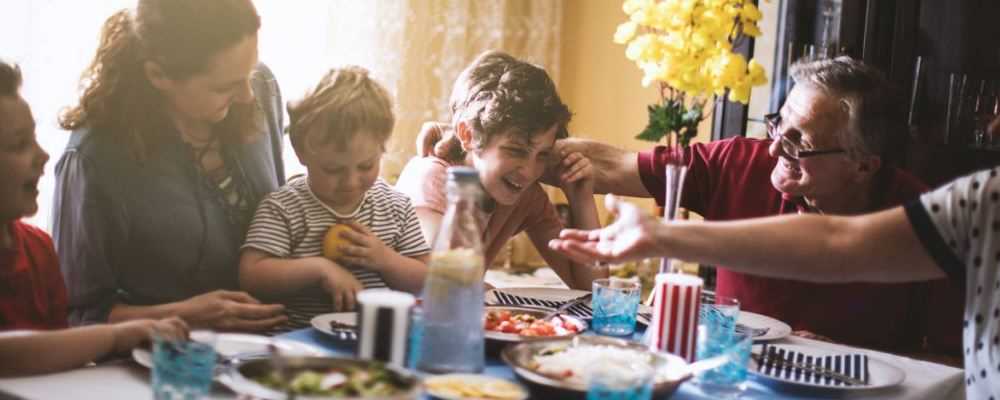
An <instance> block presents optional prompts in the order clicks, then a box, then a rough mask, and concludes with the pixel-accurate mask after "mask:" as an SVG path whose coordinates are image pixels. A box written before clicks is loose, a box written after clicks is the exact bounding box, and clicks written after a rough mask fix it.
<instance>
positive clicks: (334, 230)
mask: <svg viewBox="0 0 1000 400" xmlns="http://www.w3.org/2000/svg"><path fill="white" fill-rule="evenodd" d="M350 230H352V229H351V227H350V226H347V225H345V224H336V225H333V226H331V227H330V230H328V231H326V236H325V237H324V238H323V257H326V258H329V259H331V260H336V259H338V258H340V257H342V256H343V255H344V253H343V250H342V249H343V247H344V245H346V244H350V241H348V240H347V239H346V238H343V237H341V236H340V233H341V232H344V231H350Z"/></svg>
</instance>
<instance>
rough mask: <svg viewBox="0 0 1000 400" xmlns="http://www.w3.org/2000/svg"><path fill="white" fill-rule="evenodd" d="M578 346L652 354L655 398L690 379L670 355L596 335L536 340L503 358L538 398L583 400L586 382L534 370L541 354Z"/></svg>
mask: <svg viewBox="0 0 1000 400" xmlns="http://www.w3.org/2000/svg"><path fill="white" fill-rule="evenodd" d="M578 346H609V347H613V348H621V349H629V350H634V351H637V352H639V353H642V354H646V355H649V359H650V366H651V367H652V368H653V371H654V377H653V393H654V394H655V396H654V397H655V398H661V397H664V396H667V395H669V394H671V393H673V392H674V391H676V390H677V387H678V386H680V384H681V383H683V382H684V381H686V380H687V379H690V378H691V371H690V369H689V368H688V363H687V361H684V359H683V358H680V357H678V356H675V355H673V354H668V353H660V352H653V351H650V350H649V349H647V348H646V346H643V345H642V344H640V343H637V342H632V341H628V340H623V339H615V338H609V337H604V336H596V335H582V336H576V337H572V338H559V339H545V340H533V341H527V342H523V343H518V344H515V345H512V346H509V347H507V348H505V349H504V350H503V351H502V352H501V354H500V358H501V359H503V361H504V362H505V363H507V365H509V366H510V367H511V368H512V369H514V373H515V374H517V376H518V377H519V378H521V379H522V380H524V381H526V382H527V383H528V384H529V386H530V387H531V389H532V392H533V394H534V395H535V396H537V397H539V398H548V397H553V396H557V397H559V398H569V397H582V396H584V395H585V394H586V392H587V385H586V383H582V382H578V381H575V380H570V379H564V378H560V377H557V376H552V375H549V374H545V373H542V372H540V371H538V370H537V369H536V367H535V364H536V363H535V361H534V358H535V356H537V355H540V354H548V353H552V352H558V351H564V350H565V349H569V348H572V347H578Z"/></svg>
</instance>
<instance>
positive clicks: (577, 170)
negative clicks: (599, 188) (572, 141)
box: [559, 150, 594, 199]
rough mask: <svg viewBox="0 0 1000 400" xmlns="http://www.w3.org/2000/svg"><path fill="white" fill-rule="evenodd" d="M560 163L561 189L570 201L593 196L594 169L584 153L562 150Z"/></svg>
mask: <svg viewBox="0 0 1000 400" xmlns="http://www.w3.org/2000/svg"><path fill="white" fill-rule="evenodd" d="M560 154H561V157H562V159H561V160H560V161H559V187H561V188H562V190H563V192H565V193H566V196H567V197H569V198H570V199H573V198H576V197H577V196H593V194H594V168H593V166H592V165H591V163H590V159H588V158H587V157H584V155H583V153H580V152H575V151H567V150H562V152H561V153H560Z"/></svg>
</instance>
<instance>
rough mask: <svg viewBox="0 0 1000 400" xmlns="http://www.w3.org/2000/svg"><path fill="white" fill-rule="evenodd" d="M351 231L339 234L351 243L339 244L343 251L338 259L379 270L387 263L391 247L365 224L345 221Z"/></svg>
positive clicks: (391, 252) (391, 253) (390, 255)
mask: <svg viewBox="0 0 1000 400" xmlns="http://www.w3.org/2000/svg"><path fill="white" fill-rule="evenodd" d="M345 224H346V225H347V226H350V227H351V229H353V230H352V231H343V232H341V233H340V236H341V237H342V238H344V239H347V240H349V241H350V242H351V243H353V244H348V245H343V246H341V251H342V252H343V253H344V255H343V256H341V257H340V259H339V260H338V261H340V262H343V263H345V264H350V265H360V266H362V267H365V268H368V269H371V270H373V271H380V270H381V269H383V268H385V266H386V265H389V263H390V262H391V261H390V258H391V257H392V255H393V253H394V252H393V251H392V249H390V248H389V246H386V245H385V243H382V240H380V239H379V238H378V236H375V234H374V233H372V231H371V230H369V229H368V227H367V226H364V225H361V224H359V223H357V222H355V221H349V222H346V223H345Z"/></svg>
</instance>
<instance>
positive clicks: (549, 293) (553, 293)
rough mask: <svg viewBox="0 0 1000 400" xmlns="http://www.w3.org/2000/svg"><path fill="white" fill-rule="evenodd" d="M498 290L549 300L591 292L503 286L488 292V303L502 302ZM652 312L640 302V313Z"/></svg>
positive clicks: (563, 299) (575, 296)
mask: <svg viewBox="0 0 1000 400" xmlns="http://www.w3.org/2000/svg"><path fill="white" fill-rule="evenodd" d="M496 290H499V291H501V292H504V293H508V294H513V295H516V296H521V297H530V298H533V299H539V300H548V301H570V300H573V299H576V298H579V297H580V296H584V295H588V294H590V292H588V291H584V290H574V289H559V288H531V287H525V288H502V289H493V290H490V291H488V292H486V304H490V305H493V304H497V303H499V302H500V301H499V299H497V296H496V293H494V291H496ZM588 306H589V304H588ZM652 312H653V308H652V307H649V306H647V305H645V304H642V303H639V314H651V313H652ZM636 320H637V321H638V322H639V323H641V324H644V325H648V324H649V320H647V319H646V318H644V317H643V316H642V315H640V316H639V317H638V318H637V319H636Z"/></svg>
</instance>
